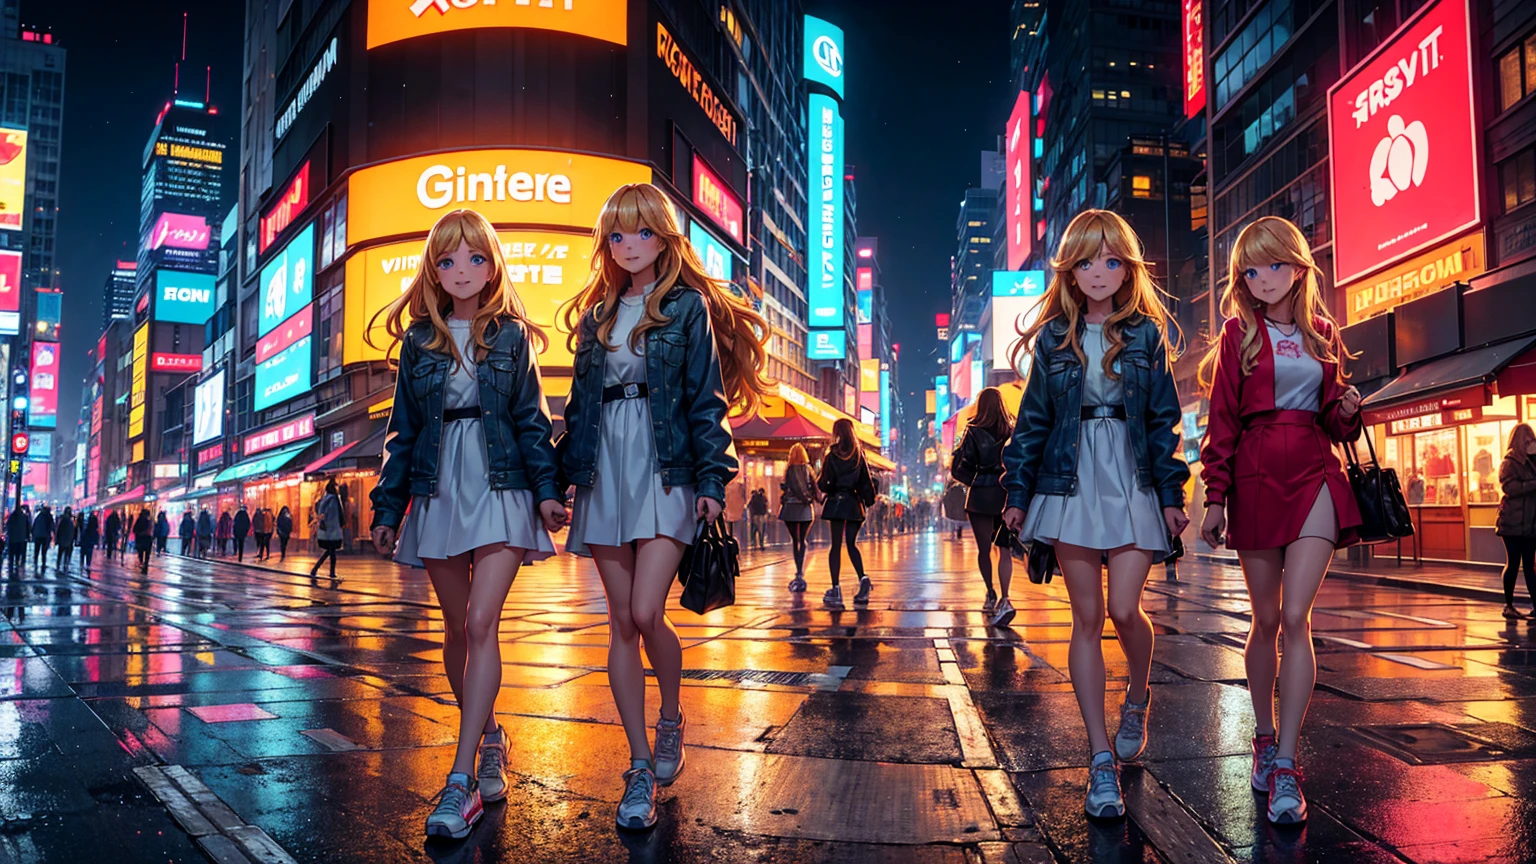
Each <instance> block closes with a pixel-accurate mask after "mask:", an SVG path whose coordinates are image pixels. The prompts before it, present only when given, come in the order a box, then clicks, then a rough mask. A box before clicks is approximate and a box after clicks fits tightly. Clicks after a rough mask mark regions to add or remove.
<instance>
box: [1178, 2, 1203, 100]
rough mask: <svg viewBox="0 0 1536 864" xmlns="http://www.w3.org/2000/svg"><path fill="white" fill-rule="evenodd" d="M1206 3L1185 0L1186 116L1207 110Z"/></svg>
mask: <svg viewBox="0 0 1536 864" xmlns="http://www.w3.org/2000/svg"><path fill="white" fill-rule="evenodd" d="M1204 7H1205V4H1204V3H1202V2H1201V0H1184V14H1183V16H1182V17H1183V20H1184V116H1185V117H1194V116H1195V115H1196V114H1202V113H1204V112H1205V13H1204V11H1203V10H1204Z"/></svg>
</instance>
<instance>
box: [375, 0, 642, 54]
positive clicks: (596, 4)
mask: <svg viewBox="0 0 1536 864" xmlns="http://www.w3.org/2000/svg"><path fill="white" fill-rule="evenodd" d="M628 6H629V3H628V0H371V2H370V3H369V4H368V48H369V49H373V48H377V47H379V46H380V45H388V44H389V43H391V42H399V41H400V40H402V39H414V38H415V37H417V36H426V35H429V34H432V33H448V32H451V31H454V30H482V29H486V28H492V27H520V28H526V29H531V30H556V31H559V32H561V33H575V34H576V35H578V36H590V37H592V38H593V39H601V40H603V41H604V42H612V43H613V44H615V45H627V44H628V30H627V27H628V18H627V16H626V14H625V13H626V10H627V8H628Z"/></svg>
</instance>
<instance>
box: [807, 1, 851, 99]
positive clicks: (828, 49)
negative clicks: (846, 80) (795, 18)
mask: <svg viewBox="0 0 1536 864" xmlns="http://www.w3.org/2000/svg"><path fill="white" fill-rule="evenodd" d="M805 80H807V81H815V82H816V83H818V84H825V85H827V86H828V87H830V88H832V92H833V93H836V94H837V98H838V99H842V98H843V30H842V28H841V27H837V26H834V25H832V24H829V23H827V22H826V21H823V20H821V19H820V18H816V17H814V16H811V15H807V16H805Z"/></svg>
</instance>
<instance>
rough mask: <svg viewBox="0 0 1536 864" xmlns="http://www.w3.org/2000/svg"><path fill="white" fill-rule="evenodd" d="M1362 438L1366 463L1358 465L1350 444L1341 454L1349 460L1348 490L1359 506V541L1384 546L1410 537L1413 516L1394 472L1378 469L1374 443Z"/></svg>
mask: <svg viewBox="0 0 1536 864" xmlns="http://www.w3.org/2000/svg"><path fill="white" fill-rule="evenodd" d="M1364 438H1365V446H1366V447H1367V448H1368V449H1369V450H1370V453H1371V461H1370V463H1369V464H1366V465H1362V464H1360V457H1359V456H1358V455H1356V453H1355V445H1354V444H1353V443H1351V444H1346V445H1345V446H1344V455H1345V456H1346V457H1347V458H1348V459H1349V469H1348V475H1349V487H1350V489H1352V490H1353V491H1354V493H1355V503H1356V504H1358V505H1359V507H1360V528H1359V529H1358V530H1359V532H1360V542H1362V543H1385V542H1387V541H1390V540H1399V539H1401V538H1404V537H1412V536H1413V516H1412V514H1410V513H1409V511H1408V501H1407V499H1406V498H1404V497H1403V489H1402V487H1401V486H1399V485H1398V482H1397V472H1396V471H1394V470H1392V469H1391V468H1383V467H1381V464H1380V463H1379V462H1377V460H1376V444H1375V442H1373V441H1372V440H1371V436H1370V435H1369V434H1367V435H1365V436H1364Z"/></svg>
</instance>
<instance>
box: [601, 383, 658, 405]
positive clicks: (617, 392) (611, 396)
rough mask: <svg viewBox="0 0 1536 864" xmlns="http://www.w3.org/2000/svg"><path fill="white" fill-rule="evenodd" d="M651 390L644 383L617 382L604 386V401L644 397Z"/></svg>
mask: <svg viewBox="0 0 1536 864" xmlns="http://www.w3.org/2000/svg"><path fill="white" fill-rule="evenodd" d="M648 392H650V391H649V390H648V389H647V388H646V386H645V385H644V384H615V385H613V386H612V387H604V388H603V401H604V402H613V401H615V400H618V399H643V398H644V397H645V394H646V393H648Z"/></svg>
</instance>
